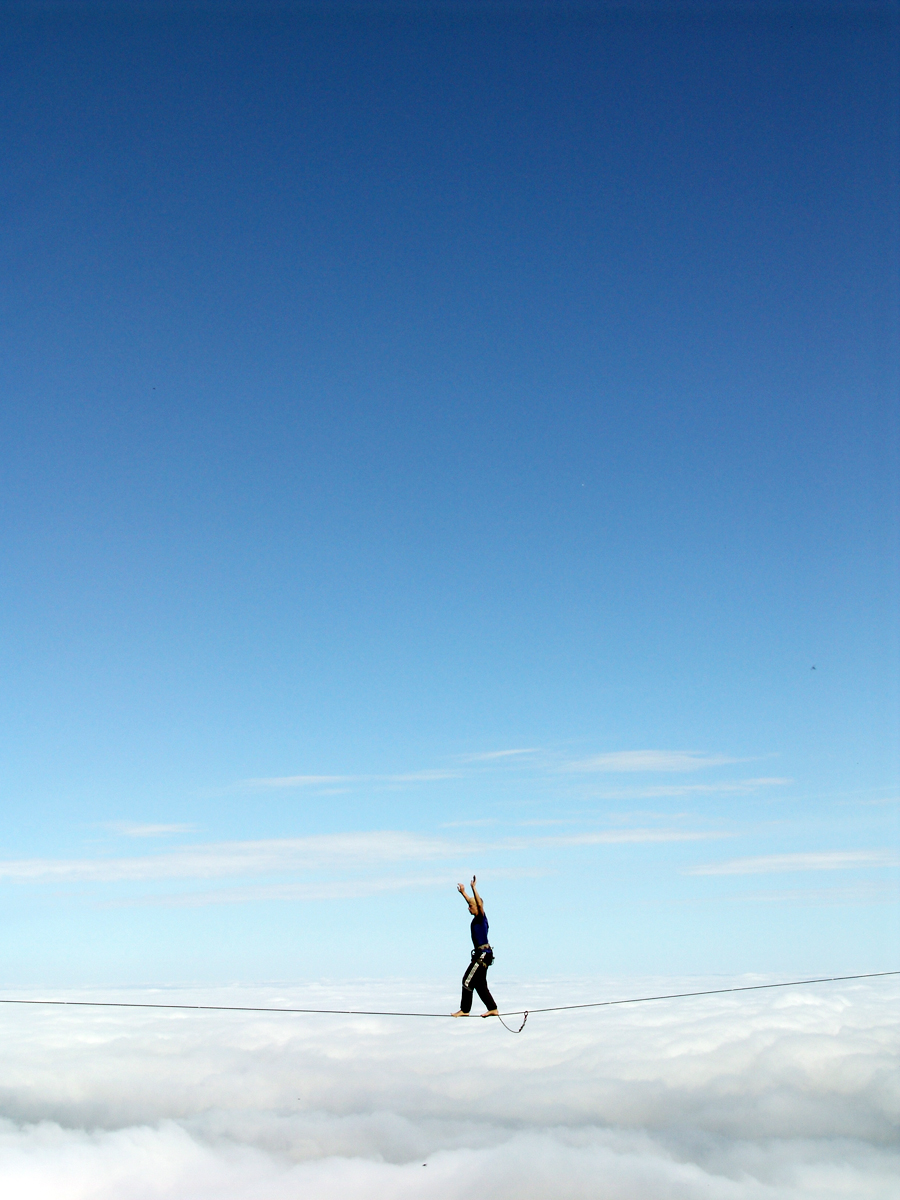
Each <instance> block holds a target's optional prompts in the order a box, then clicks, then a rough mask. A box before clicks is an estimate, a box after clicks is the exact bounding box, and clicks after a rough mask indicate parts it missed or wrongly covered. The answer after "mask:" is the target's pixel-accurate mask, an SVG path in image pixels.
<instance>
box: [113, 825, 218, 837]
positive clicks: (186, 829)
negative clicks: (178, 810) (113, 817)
mask: <svg viewBox="0 0 900 1200" xmlns="http://www.w3.org/2000/svg"><path fill="white" fill-rule="evenodd" d="M100 828H101V829H108V830H109V831H110V833H117V834H118V835H119V836H120V837H130V838H155V837H168V836H170V835H172V834H176V833H196V832H197V826H196V825H136V824H134V823H132V822H130V821H103V822H102V823H101V825H100Z"/></svg>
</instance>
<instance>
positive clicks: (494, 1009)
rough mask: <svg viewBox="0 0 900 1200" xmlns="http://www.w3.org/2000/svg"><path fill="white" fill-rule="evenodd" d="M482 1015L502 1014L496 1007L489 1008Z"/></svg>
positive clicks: (494, 1015) (495, 1015)
mask: <svg viewBox="0 0 900 1200" xmlns="http://www.w3.org/2000/svg"><path fill="white" fill-rule="evenodd" d="M481 1015H482V1016H483V1017H499V1016H500V1014H499V1013H498V1012H497V1010H496V1008H491V1009H488V1011H487V1012H485V1013H482V1014H481Z"/></svg>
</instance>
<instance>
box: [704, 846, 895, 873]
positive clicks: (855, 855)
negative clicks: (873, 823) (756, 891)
mask: <svg viewBox="0 0 900 1200" xmlns="http://www.w3.org/2000/svg"><path fill="white" fill-rule="evenodd" d="M896 866H900V858H898V856H897V855H896V854H892V853H890V852H889V851H886V850H826V851H811V852H808V853H802V854H764V855H760V856H759V857H756V858H733V859H731V860H729V861H728V862H721V863H706V864H705V865H703V866H700V867H692V868H691V870H689V871H687V872H686V874H688V875H769V874H777V873H779V872H788V871H848V870H851V869H854V868H861V867H896Z"/></svg>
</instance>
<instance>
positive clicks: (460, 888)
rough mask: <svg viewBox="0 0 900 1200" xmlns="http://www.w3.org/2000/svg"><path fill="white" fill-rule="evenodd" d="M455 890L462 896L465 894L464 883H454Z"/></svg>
mask: <svg viewBox="0 0 900 1200" xmlns="http://www.w3.org/2000/svg"><path fill="white" fill-rule="evenodd" d="M456 890H457V891H458V892H459V894H460V895H461V896H464V895H465V894H466V885H465V884H464V883H458V884H457V885H456Z"/></svg>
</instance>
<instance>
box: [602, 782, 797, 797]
mask: <svg viewBox="0 0 900 1200" xmlns="http://www.w3.org/2000/svg"><path fill="white" fill-rule="evenodd" d="M793 782H794V781H793V779H784V778H776V777H765V778H760V779H735V780H731V781H730V782H728V783H672V784H657V785H654V786H653V787H644V788H616V789H614V790H610V791H603V792H592V793H591V794H592V795H594V796H596V797H597V799H598V800H654V799H656V798H658V797H662V796H715V795H738V796H740V795H746V794H749V793H750V792H755V791H758V790H759V789H760V788H766V787H785V786H787V785H788V784H791V783H793Z"/></svg>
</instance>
